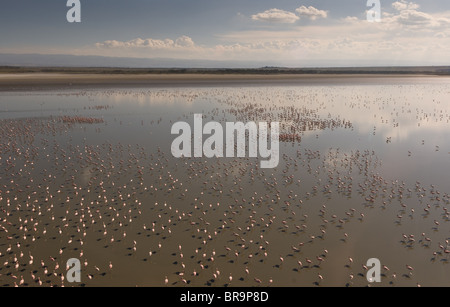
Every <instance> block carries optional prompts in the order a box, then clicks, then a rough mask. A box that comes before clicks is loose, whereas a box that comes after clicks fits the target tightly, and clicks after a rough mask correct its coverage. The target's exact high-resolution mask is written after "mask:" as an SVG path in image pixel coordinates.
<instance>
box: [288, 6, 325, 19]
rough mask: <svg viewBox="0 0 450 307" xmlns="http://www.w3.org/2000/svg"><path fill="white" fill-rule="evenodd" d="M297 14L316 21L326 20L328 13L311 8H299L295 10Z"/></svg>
mask: <svg viewBox="0 0 450 307" xmlns="http://www.w3.org/2000/svg"><path fill="white" fill-rule="evenodd" d="M295 11H296V12H297V14H298V15H300V16H306V17H308V18H309V19H311V20H316V19H318V18H327V17H328V12H327V11H323V10H319V9H316V8H315V7H313V6H309V7H306V6H301V7H299V8H298V9H296V10H295Z"/></svg>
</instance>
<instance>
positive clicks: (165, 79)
mask: <svg viewBox="0 0 450 307" xmlns="http://www.w3.org/2000/svg"><path fill="white" fill-rule="evenodd" d="M75 70H76V71H77V72H74V71H75ZM111 70H112V69H98V70H95V69H94V68H84V69H74V71H70V72H69V71H68V69H66V70H63V69H59V71H58V72H44V71H43V70H42V69H41V71H38V70H37V69H36V71H35V72H25V71H22V72H18V71H9V72H6V71H5V69H4V68H0V91H34V90H51V89H61V90H64V89H83V88H85V89H90V88H131V87H139V88H140V87H143V88H145V87H150V88H151V87H172V88H173V87H220V86H253V85H255V86H257V85H262V86H264V85H315V84H317V85H320V84H326V83H327V82H330V81H331V80H332V81H333V82H334V83H336V84H348V83H349V82H352V80H353V81H355V80H358V82H367V83H368V84H370V83H374V82H375V83H379V82H383V83H384V82H387V83H389V81H388V79H393V78H395V79H397V78H417V77H423V78H436V77H440V76H441V77H442V76H443V77H445V76H447V77H450V75H442V74H431V73H423V72H422V73H418V72H415V73H398V72H392V73H381V72H380V73H366V72H365V73H363V72H362V71H361V72H360V73H348V72H347V73H344V72H343V71H342V70H340V71H339V73H322V72H321V73H300V74H298V73H286V72H276V73H275V72H273V71H272V72H271V73H261V71H260V70H245V71H248V73H239V72H235V71H234V70H227V71H228V73H218V71H219V70H212V71H209V70H208V71H207V70H196V71H194V70H192V71H190V72H185V73H179V72H178V73H177V72H175V71H173V70H172V71H171V72H169V71H168V70H159V69H158V70H156V69H155V70H154V72H153V73H148V69H147V70H146V71H147V73H144V72H143V71H144V69H143V70H142V72H141V73H136V70H135V69H122V70H120V71H121V72H122V73H118V72H117V73H113V72H112V71H111ZM115 70H116V71H119V70H117V69H115ZM156 71H158V73H157V72H156ZM200 71H201V72H200ZM233 71H234V72H233ZM250 71H253V73H250Z"/></svg>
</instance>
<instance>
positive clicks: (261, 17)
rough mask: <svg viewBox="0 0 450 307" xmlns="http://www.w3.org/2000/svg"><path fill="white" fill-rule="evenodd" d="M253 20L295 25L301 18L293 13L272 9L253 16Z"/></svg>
mask: <svg viewBox="0 0 450 307" xmlns="http://www.w3.org/2000/svg"><path fill="white" fill-rule="evenodd" d="M252 19H253V20H257V21H265V22H274V23H295V22H296V21H297V20H299V19H300V18H299V17H298V16H297V15H295V14H294V13H291V12H287V11H283V10H279V9H270V10H267V11H265V12H262V13H258V14H256V15H253V16H252Z"/></svg>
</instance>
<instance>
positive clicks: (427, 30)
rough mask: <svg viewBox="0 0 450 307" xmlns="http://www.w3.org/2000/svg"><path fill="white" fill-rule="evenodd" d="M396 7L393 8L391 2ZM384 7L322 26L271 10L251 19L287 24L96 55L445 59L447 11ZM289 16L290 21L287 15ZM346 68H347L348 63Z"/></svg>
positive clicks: (295, 60)
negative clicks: (372, 17)
mask: <svg viewBox="0 0 450 307" xmlns="http://www.w3.org/2000/svg"><path fill="white" fill-rule="evenodd" d="M395 3H397V4H395ZM395 3H394V5H393V7H392V8H391V9H390V10H388V9H385V10H384V12H383V15H382V20H381V22H380V23H370V22H368V21H367V20H366V19H365V18H364V17H365V16H364V17H363V16H359V17H354V16H349V17H346V18H342V19H327V21H326V23H325V22H324V23H310V24H302V25H300V24H296V21H297V20H299V19H300V18H309V19H317V18H328V14H327V12H325V11H320V10H317V9H315V8H313V7H300V8H298V9H297V10H296V13H297V14H298V15H295V14H294V13H291V12H286V11H283V10H278V9H271V10H268V11H265V12H263V13H259V14H256V15H253V16H252V19H253V20H258V21H265V22H275V23H289V26H287V27H286V28H285V29H284V30H283V29H280V27H277V28H276V30H274V29H272V28H271V27H264V28H254V29H249V30H247V31H246V30H239V31H235V32H225V33H220V34H217V35H215V38H216V39H217V40H218V42H216V43H210V44H208V45H200V44H197V43H196V42H195V41H194V40H193V39H192V38H191V37H189V36H181V37H179V38H176V39H170V38H167V39H152V38H148V39H141V38H136V39H133V40H130V41H116V40H113V41H104V42H100V43H97V44H96V45H95V46H96V48H97V53H101V54H103V55H109V56H127V57H164V58H181V59H205V60H241V61H268V62H269V63H270V61H275V60H276V61H282V62H283V63H286V66H290V65H294V66H301V65H306V66H311V65H313V66H314V65H321V63H327V64H325V65H331V66H332V65H344V63H355V61H356V62H357V63H363V64H364V65H366V64H367V63H368V64H370V65H377V64H379V65H396V64H401V65H416V64H418V65H425V64H433V65H435V64H439V65H441V64H443V63H446V62H449V61H450V53H448V50H449V49H450V41H449V40H448V38H449V37H450V12H445V11H442V12H439V13H436V12H434V13H428V12H423V11H421V10H420V9H419V6H418V5H416V4H415V3H413V2H406V1H397V2H395ZM292 15H294V17H292ZM348 65H351V64H348Z"/></svg>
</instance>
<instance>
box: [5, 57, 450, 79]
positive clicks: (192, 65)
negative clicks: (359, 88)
mask: <svg viewBox="0 0 450 307" xmlns="http://www.w3.org/2000/svg"><path fill="white" fill-rule="evenodd" d="M330 66H331V65H330ZM0 72H3V73H8V72H16V73H21V72H64V73H98V74H157V73H177V74H183V73H197V74H201V73H204V74H206V73H208V74H409V75H410V74H432V75H450V66H384V67H381V66H376V67H371V66H368V65H361V67H302V68H290V67H282V66H277V65H270V64H268V63H266V62H264V63H262V62H256V61H254V62H247V61H245V62H244V61H210V60H181V59H165V58H153V59H147V58H120V57H103V56H75V55H63V54H56V55H48V54H6V53H3V54H2V53H0Z"/></svg>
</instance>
